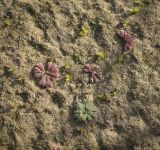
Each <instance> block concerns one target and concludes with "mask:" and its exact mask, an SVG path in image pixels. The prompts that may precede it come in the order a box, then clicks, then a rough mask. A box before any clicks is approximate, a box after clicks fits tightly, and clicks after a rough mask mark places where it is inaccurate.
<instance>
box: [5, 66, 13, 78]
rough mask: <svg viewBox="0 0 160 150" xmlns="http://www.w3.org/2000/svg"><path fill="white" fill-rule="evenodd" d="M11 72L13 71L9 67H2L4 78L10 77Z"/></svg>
mask: <svg viewBox="0 0 160 150" xmlns="http://www.w3.org/2000/svg"><path fill="white" fill-rule="evenodd" d="M13 72H14V69H13V68H10V67H7V66H5V67H4V74H5V75H6V76H11V75H13Z"/></svg>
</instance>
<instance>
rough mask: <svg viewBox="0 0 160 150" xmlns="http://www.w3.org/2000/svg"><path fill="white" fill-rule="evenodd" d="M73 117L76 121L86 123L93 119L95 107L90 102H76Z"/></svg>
mask: <svg viewBox="0 0 160 150" xmlns="http://www.w3.org/2000/svg"><path fill="white" fill-rule="evenodd" d="M74 117H75V119H76V120H77V121H82V122H88V121H91V120H92V119H93V118H94V117H95V106H94V104H93V102H90V101H86V100H85V101H82V100H80V101H78V102H77V104H76V107H75V110H74Z"/></svg>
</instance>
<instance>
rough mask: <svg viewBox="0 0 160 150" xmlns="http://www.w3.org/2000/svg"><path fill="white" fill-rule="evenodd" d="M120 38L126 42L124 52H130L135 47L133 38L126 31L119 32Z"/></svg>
mask: <svg viewBox="0 0 160 150" xmlns="http://www.w3.org/2000/svg"><path fill="white" fill-rule="evenodd" d="M118 36H119V37H120V38H121V39H122V40H123V42H124V50H125V51H127V50H130V49H131V48H132V46H133V38H132V37H131V36H130V35H129V34H128V33H127V32H126V31H124V30H121V31H119V32H118Z"/></svg>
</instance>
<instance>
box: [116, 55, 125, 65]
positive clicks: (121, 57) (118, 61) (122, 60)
mask: <svg viewBox="0 0 160 150" xmlns="http://www.w3.org/2000/svg"><path fill="white" fill-rule="evenodd" d="M124 60H125V55H123V54H120V55H119V56H118V58H117V63H123V62H124Z"/></svg>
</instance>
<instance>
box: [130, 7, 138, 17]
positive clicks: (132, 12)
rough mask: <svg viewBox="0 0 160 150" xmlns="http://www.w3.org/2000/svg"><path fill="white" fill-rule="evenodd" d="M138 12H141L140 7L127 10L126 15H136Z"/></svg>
mask: <svg viewBox="0 0 160 150" xmlns="http://www.w3.org/2000/svg"><path fill="white" fill-rule="evenodd" d="M140 11H141V8H140V7H134V8H130V9H129V10H128V13H129V14H131V15H135V14H138V13H139V12H140Z"/></svg>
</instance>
